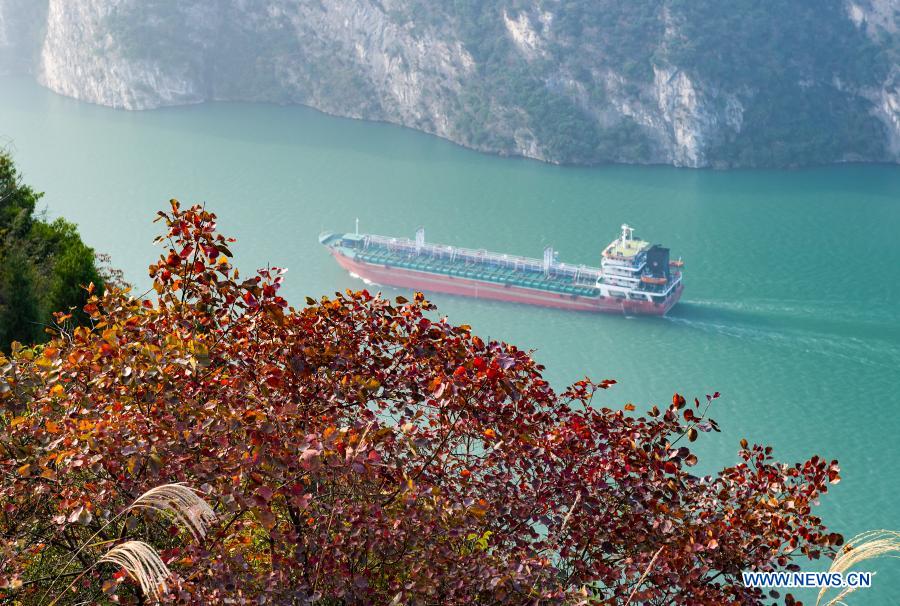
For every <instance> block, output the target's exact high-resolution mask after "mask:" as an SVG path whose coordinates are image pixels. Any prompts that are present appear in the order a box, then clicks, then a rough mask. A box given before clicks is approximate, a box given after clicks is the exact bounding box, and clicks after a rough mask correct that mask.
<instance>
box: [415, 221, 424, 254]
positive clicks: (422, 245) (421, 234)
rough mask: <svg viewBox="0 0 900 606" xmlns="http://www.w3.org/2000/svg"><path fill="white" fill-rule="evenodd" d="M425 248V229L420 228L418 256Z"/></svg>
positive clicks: (418, 232) (417, 240)
mask: <svg viewBox="0 0 900 606" xmlns="http://www.w3.org/2000/svg"><path fill="white" fill-rule="evenodd" d="M424 246H425V228H424V227H420V228H419V229H417V230H416V254H419V253H420V252H422V248H424Z"/></svg>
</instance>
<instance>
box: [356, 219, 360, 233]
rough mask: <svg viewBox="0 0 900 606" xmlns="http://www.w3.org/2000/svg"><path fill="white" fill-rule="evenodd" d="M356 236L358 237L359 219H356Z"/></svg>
mask: <svg viewBox="0 0 900 606" xmlns="http://www.w3.org/2000/svg"><path fill="white" fill-rule="evenodd" d="M356 235H357V236H358V235H359V217H356Z"/></svg>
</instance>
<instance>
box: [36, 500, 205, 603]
mask: <svg viewBox="0 0 900 606" xmlns="http://www.w3.org/2000/svg"><path fill="white" fill-rule="evenodd" d="M135 509H152V510H154V511H158V512H160V513H163V514H166V515H170V516H172V517H173V518H175V520H176V521H178V522H180V523H181V524H183V525H184V526H185V527H186V528H187V529H188V530H189V531H190V532H191V534H192V535H193V536H194V538H195V539H197V540H198V541H199V540H200V539H202V538H204V537H205V536H206V532H207V531H208V530H209V527H210V526H211V525H212V524H214V523H215V521H216V514H215V512H213V510H212V508H211V507H210V506H209V504H208V503H207V502H206V501H204V500H203V499H202V498H200V496H199V494H198V493H197V491H196V490H194V489H193V488H191V487H189V486H186V485H184V484H163V485H162V486H157V487H156V488H151V489H150V490H148V491H147V492H145V493H144V494H142V495H141V496H139V497H138V498H137V499H135V501H134V502H133V503H132V504H131V505H129V506H128V507H126V508H125V509H123V510H122V511H121V512H119V513H118V514H117V515H116V516H114V517H113V518H112V519H111V520H110V521H109V522H107V523H106V524H104V525H103V527H102V528H101V529H100V530H98V531H97V532H95V533H94V534H93V535H92V536H91V537H90V538H89V539H88V540H87V541H85V542H84V543H82V545H81V547H79V548H78V550H77V551H76V552H75V553H74V554H72V556H71V558H70V559H69V561H68V562H67V563H66V564H65V566H63V567H62V568H61V569H60V571H59V573H60V574H62V573H64V572H65V570H66V568H68V567H69V565H70V564H71V563H72V562H73V561H74V560H75V558H76V557H77V556H78V554H79V553H81V552H82V551H83V550H84V549H85V548H86V547H88V546H89V545H90V542H91V541H92V540H93V539H94V538H96V537H97V536H98V535H99V534H100V533H101V532H103V530H105V529H106V528H107V527H109V526H110V525H111V524H112V523H113V522H115V521H116V520H118V519H119V518H121V517H122V516H123V515H125V514H127V513H128V512H129V511H133V510H135ZM102 563H113V564H118V565H119V566H121V567H122V568H124V569H125V570H126V571H127V572H128V574H129V575H130V576H131V578H133V579H135V580H136V581H137V582H138V583H140V585H141V590H142V591H143V593H144V594H145V595H146V596H147V597H148V598H151V599H153V600H155V601H159V597H160V593H165V592H166V589H167V586H166V580H167V579H168V578H169V576H170V574H171V573H170V571H169V569H168V567H167V566H166V564H165V562H163V561H162V559H161V558H160V557H159V554H158V553H157V552H156V550H155V549H153V547H151V546H150V545H148V544H147V543H144V542H142V541H126V542H124V543H122V544H120V545H117V546H116V547H113V548H112V549H110V550H109V551H107V552H106V553H105V554H103V556H101V557H100V559H98V560H97V561H96V562H94V564H93V565H91V566H89V567H88V568H86V569H85V570H83V571H82V572H81V574H79V575H78V576H77V577H76V578H75V580H74V581H72V583H71V584H69V586H68V587H67V588H66V589H65V590H64V591H63V592H62V593H60V594H59V595H58V596H56V598H55V599H54V600H53V601H51V602H50V604H49V606H53V605H54V604H56V603H57V602H58V601H59V600H60V598H62V596H63V595H65V594H66V592H68V591H69V589H71V588H72V587H74V586H75V584H76V583H77V582H78V581H79V580H80V579H81V578H82V577H84V575H86V574H87V573H89V572H90V571H91V570H93V569H94V568H96V567H97V565H98V564H102ZM57 580H59V576H57V577H56V578H54V579H53V581H52V582H51V583H50V586H49V587H48V588H47V591H46V592H45V593H44V595H43V597H42V598H41V601H40V602H41V603H43V601H44V600H45V599H46V598H47V596H48V595H49V594H50V591H51V590H52V589H53V586H54V585H55V584H56V581H57Z"/></svg>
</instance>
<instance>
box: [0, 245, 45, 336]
mask: <svg viewBox="0 0 900 606" xmlns="http://www.w3.org/2000/svg"><path fill="white" fill-rule="evenodd" d="M2 263H3V265H2V268H0V343H3V344H4V346H5V347H8V346H9V343H11V342H13V341H19V342H21V343H31V342H32V341H34V340H36V339H37V337H38V335H39V334H40V330H39V324H38V322H39V320H40V314H39V311H38V300H37V296H36V293H35V288H34V269H33V268H32V265H31V263H29V261H28V259H27V258H26V257H25V255H24V254H23V253H22V251H21V250H18V249H15V248H13V249H10V250H8V251H6V254H4V255H3V257H2Z"/></svg>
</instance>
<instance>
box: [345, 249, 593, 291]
mask: <svg viewBox="0 0 900 606" xmlns="http://www.w3.org/2000/svg"><path fill="white" fill-rule="evenodd" d="M348 252H352V254H353V256H354V257H355V258H357V259H359V260H360V261H363V262H365V263H371V264H375V265H387V266H390V267H396V268H400V269H406V270H410V271H421V272H427V273H432V274H439V275H444V276H450V277H456V278H463V279H469V280H482V281H486V282H494V283H497V284H510V285H512V286H519V287H523V288H534V289H538V290H548V291H552V292H558V293H563V294H571V295H575V296H582V297H595V296H597V295H598V291H597V289H596V288H595V287H594V286H593V284H584V283H579V282H576V281H573V279H572V277H571V276H568V275H567V276H564V277H563V276H557V275H554V274H553V273H552V271H551V274H550V275H545V274H544V273H543V272H538V271H528V270H525V271H523V270H521V269H515V268H510V267H504V266H502V265H499V264H496V265H495V264H492V263H488V262H481V263H478V262H462V261H457V260H451V259H449V258H446V257H438V256H432V255H415V254H409V253H406V252H405V251H393V250H390V249H387V248H381V247H369V248H366V249H363V250H352V249H351V250H349V251H348Z"/></svg>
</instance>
